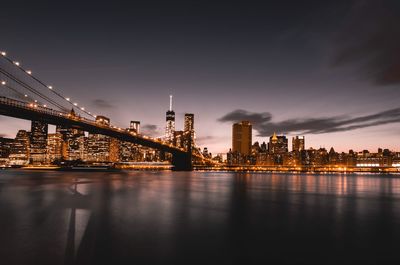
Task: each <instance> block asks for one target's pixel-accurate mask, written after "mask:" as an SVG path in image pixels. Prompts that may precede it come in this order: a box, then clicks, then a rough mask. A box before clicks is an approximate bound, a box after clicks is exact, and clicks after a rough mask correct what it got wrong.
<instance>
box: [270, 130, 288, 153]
mask: <svg viewBox="0 0 400 265" xmlns="http://www.w3.org/2000/svg"><path fill="white" fill-rule="evenodd" d="M268 151H269V153H270V154H284V153H287V152H288V139H287V138H286V136H283V135H280V136H277V135H276V133H274V134H273V135H272V136H271V137H270V138H269V143H268Z"/></svg>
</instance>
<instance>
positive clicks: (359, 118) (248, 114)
mask: <svg viewBox="0 0 400 265" xmlns="http://www.w3.org/2000/svg"><path fill="white" fill-rule="evenodd" d="M1 9H2V15H1V16H0V23H1V25H2V30H1V35H0V50H4V51H7V53H8V55H9V56H10V57H11V58H13V59H15V60H18V61H20V62H21V63H22V66H23V67H26V68H28V69H32V71H33V72H34V74H35V75H37V76H38V77H39V78H41V79H42V80H44V81H46V82H47V83H48V84H52V85H53V86H54V87H55V88H56V89H58V91H60V92H61V93H62V94H63V95H65V96H68V97H71V98H72V99H73V100H74V101H76V102H79V103H80V104H81V105H84V106H85V107H86V108H87V109H88V110H90V111H92V112H94V113H97V114H102V115H105V116H108V117H110V118H111V122H112V123H114V124H115V125H118V126H120V127H128V126H129V121H130V120H140V121H141V123H142V126H143V131H144V132H145V133H148V134H151V135H153V136H161V135H163V134H164V130H165V128H164V127H165V112H166V110H167V109H168V104H169V96H168V95H169V94H173V95H174V110H175V112H176V114H177V118H176V123H177V124H176V127H177V129H182V127H183V115H184V113H185V112H189V113H194V114H195V130H196V135H197V138H198V139H197V143H198V145H200V146H201V147H205V146H207V147H208V148H209V150H210V151H211V152H213V153H219V152H226V151H228V150H229V148H230V147H231V128H232V123H233V122H235V121H238V120H250V121H252V123H253V140H254V141H256V140H257V141H260V142H263V141H266V142H267V141H268V139H267V137H268V138H269V136H270V135H271V134H272V133H273V132H276V133H278V134H285V135H287V136H288V137H289V138H291V137H292V136H294V135H305V136H306V147H307V148H309V147H311V146H312V147H314V148H319V147H320V146H322V147H326V148H330V147H331V146H333V147H334V148H335V150H336V151H348V150H349V149H354V150H357V151H360V150H362V149H370V150H371V151H376V149H377V148H378V147H383V148H390V149H392V150H395V151H400V141H399V137H398V135H399V133H400V123H399V122H400V106H399V98H400V27H399V25H400V1H396V0H393V1H392V0H388V1H374V0H370V1H264V3H263V4H261V3H260V2H258V1H257V2H254V3H252V2H250V1H243V2H241V3H240V2H235V3H233V2H230V1H226V2H224V3H223V2H218V3H217V1H196V2H194V1H184V2H171V1H160V2H156V1H144V3H130V4H126V3H124V4H123V3H117V2H116V1H112V2H111V1H110V2H109V3H100V2H93V3H91V4H89V3H82V2H76V3H73V2H72V1H68V2H63V3H61V2H59V1H52V2H49V3H45V2H41V3H40V4H39V3H37V2H36V1H29V2H27V3H22V2H19V1H7V2H6V3H2V7H1ZM0 122H1V131H0V133H1V134H2V135H4V136H6V137H15V134H16V132H17V130H18V129H29V127H30V123H29V122H27V121H22V120H17V119H12V118H6V117H4V116H1V117H0ZM154 125H155V126H154ZM289 143H290V142H289Z"/></svg>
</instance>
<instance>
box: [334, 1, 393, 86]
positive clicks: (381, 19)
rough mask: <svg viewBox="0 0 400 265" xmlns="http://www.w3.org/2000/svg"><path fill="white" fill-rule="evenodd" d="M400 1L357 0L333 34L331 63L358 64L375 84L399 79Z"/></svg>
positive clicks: (342, 64)
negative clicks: (341, 24) (333, 47)
mask: <svg viewBox="0 0 400 265" xmlns="http://www.w3.org/2000/svg"><path fill="white" fill-rule="evenodd" d="M399 10H400V3H399V1H398V0H387V1H375V0H364V1H361V0H358V1H354V5H353V7H352V9H351V11H350V12H349V14H348V16H347V18H346V19H345V21H344V23H343V29H342V30H340V31H339V32H338V34H337V36H336V43H335V51H334V56H333V66H336V67H337V66H346V65H354V64H358V65H359V67H360V68H359V70H360V72H361V74H362V75H363V76H364V77H365V78H367V79H370V80H371V81H372V82H374V83H375V84H378V85H391V84H398V83H400V27H399V25H400V14H399Z"/></svg>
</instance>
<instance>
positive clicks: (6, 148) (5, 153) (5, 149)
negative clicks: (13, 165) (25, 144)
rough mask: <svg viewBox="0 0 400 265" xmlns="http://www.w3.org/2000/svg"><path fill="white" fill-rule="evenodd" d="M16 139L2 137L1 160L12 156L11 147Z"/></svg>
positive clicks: (0, 142)
mask: <svg viewBox="0 0 400 265" xmlns="http://www.w3.org/2000/svg"><path fill="white" fill-rule="evenodd" d="M13 142H14V139H11V138H4V137H0V158H8V157H9V156H10V151H11V145H12V143H13Z"/></svg>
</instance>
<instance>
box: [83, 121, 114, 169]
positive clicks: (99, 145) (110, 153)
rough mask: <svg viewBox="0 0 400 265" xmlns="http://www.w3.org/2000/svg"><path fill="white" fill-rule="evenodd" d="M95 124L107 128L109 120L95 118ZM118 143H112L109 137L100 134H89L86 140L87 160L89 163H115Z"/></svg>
mask: <svg viewBox="0 0 400 265" xmlns="http://www.w3.org/2000/svg"><path fill="white" fill-rule="evenodd" d="M95 122H96V123H97V124H100V125H104V126H109V125H110V119H109V118H107V117H104V116H97V117H96V121H95ZM118 149H119V143H118V144H117V143H116V142H114V139H112V138H111V137H109V136H106V135H102V134H89V137H88V139H87V160H88V161H90V162H115V160H117V159H116V157H118V156H119V150H118Z"/></svg>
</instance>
